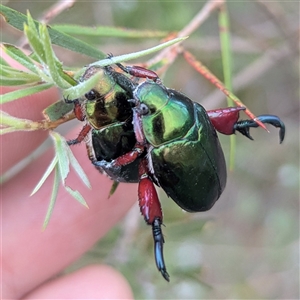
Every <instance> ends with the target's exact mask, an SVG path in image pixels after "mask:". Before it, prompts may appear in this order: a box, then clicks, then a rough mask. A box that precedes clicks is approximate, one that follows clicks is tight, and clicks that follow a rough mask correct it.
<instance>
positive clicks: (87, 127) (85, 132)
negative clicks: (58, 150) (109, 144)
mask: <svg viewBox="0 0 300 300" xmlns="http://www.w3.org/2000/svg"><path fill="white" fill-rule="evenodd" d="M91 128H92V127H91V126H90V125H88V124H85V125H84V126H83V127H82V129H81V131H80V133H79V134H78V137H77V138H76V139H74V140H70V141H68V145H76V144H79V143H81V142H82V141H83V140H84V139H85V137H86V136H87V135H88V133H89V131H90V130H91Z"/></svg>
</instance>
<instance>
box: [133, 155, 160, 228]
mask: <svg viewBox="0 0 300 300" xmlns="http://www.w3.org/2000/svg"><path fill="white" fill-rule="evenodd" d="M147 164H148V162H147V159H146V158H144V159H143V160H142V161H141V162H140V165H139V178H140V181H139V188H138V197H139V204H140V208H141V213H142V215H143V216H144V218H145V221H146V223H147V224H152V223H153V222H154V219H155V218H159V219H160V220H161V222H162V210H161V206H160V202H159V199H158V195H157V192H156V189H155V187H154V184H153V181H152V180H151V179H150V178H149V175H148V173H149V170H148V165H147Z"/></svg>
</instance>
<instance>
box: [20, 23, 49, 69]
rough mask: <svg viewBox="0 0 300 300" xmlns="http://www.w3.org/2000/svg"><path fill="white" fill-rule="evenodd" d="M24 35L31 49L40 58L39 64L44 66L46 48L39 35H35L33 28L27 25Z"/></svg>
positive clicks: (25, 25)
mask: <svg viewBox="0 0 300 300" xmlns="http://www.w3.org/2000/svg"><path fill="white" fill-rule="evenodd" d="M24 33H25V35H26V37H27V39H28V42H29V44H30V47H31V48H32V50H33V51H34V53H35V56H36V57H37V58H38V62H39V63H40V64H42V65H45V64H46V56H45V51H44V46H43V44H42V43H41V39H40V37H39V35H38V34H36V33H35V31H34V30H32V28H30V27H29V26H28V25H27V24H24Z"/></svg>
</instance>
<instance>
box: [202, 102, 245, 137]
mask: <svg viewBox="0 0 300 300" xmlns="http://www.w3.org/2000/svg"><path fill="white" fill-rule="evenodd" d="M241 110H245V107H227V108H220V109H214V110H208V111H207V114H208V116H209V118H210V121H211V122H212V124H213V126H214V127H215V129H216V130H217V131H219V132H220V133H223V134H227V135H230V134H233V133H234V131H235V130H234V125H235V124H236V122H237V121H238V119H239V113H240V111H241Z"/></svg>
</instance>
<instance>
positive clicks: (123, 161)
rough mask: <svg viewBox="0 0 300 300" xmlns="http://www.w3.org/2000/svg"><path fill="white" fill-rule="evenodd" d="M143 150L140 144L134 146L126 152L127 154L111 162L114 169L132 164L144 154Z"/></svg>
mask: <svg viewBox="0 0 300 300" xmlns="http://www.w3.org/2000/svg"><path fill="white" fill-rule="evenodd" d="M144 150H145V147H144V146H142V145H140V144H136V145H135V146H134V148H133V149H132V150H131V151H130V152H127V153H125V154H123V155H121V156H119V157H117V158H116V159H115V160H114V161H113V164H114V166H116V167H119V166H126V165H128V164H130V163H132V162H134V161H135V160H136V159H137V158H138V157H139V156H140V155H141V154H142V153H143V152H144Z"/></svg>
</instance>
